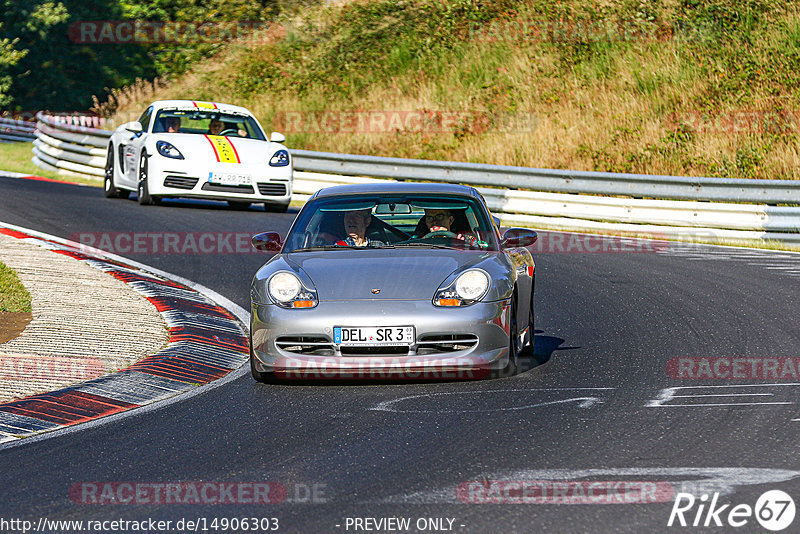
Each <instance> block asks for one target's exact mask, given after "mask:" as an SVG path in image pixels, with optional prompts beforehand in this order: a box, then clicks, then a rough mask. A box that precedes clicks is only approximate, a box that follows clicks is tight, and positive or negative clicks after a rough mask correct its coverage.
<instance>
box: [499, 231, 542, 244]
mask: <svg viewBox="0 0 800 534" xmlns="http://www.w3.org/2000/svg"><path fill="white" fill-rule="evenodd" d="M537 239H539V234H537V233H536V232H534V231H533V230H528V229H527V228H509V229H508V230H506V233H505V234H503V241H502V242H501V243H500V245H501V246H502V247H503V248H519V247H529V246H531V245H533V244H534V243H536V240H537Z"/></svg>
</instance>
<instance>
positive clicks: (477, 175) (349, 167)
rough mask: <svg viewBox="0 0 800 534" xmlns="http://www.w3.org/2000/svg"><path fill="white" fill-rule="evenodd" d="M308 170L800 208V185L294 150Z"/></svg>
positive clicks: (796, 182)
mask: <svg viewBox="0 0 800 534" xmlns="http://www.w3.org/2000/svg"><path fill="white" fill-rule="evenodd" d="M292 156H293V157H294V162H295V163H294V164H295V168H298V169H302V170H304V171H313V172H326V173H333V174H346V175H353V176H374V177H380V178H393V179H395V180H398V179H400V180H402V179H412V180H425V181H433V182H450V183H467V184H472V185H482V186H488V187H506V188H509V189H528V190H532V191H546V192H551V193H582V194H594V195H625V196H630V197H637V198H642V197H650V198H658V199H675V200H713V201H720V202H752V203H763V204H800V180H748V179H730V178H690V177H684V176H660V175H650V174H623V173H610V172H589V171H565V170H557V169H536V168H531V167H511V166H506V165H488V164H483V163H460V162H453V161H430V160H418V159H402V158H383V157H378V156H358V155H352V154H337V153H328V152H310V151H307V150H293V151H292Z"/></svg>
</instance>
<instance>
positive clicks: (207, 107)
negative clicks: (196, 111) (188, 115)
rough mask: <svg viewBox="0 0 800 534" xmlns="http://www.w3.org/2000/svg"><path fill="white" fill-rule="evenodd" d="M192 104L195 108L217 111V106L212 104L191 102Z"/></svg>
mask: <svg viewBox="0 0 800 534" xmlns="http://www.w3.org/2000/svg"><path fill="white" fill-rule="evenodd" d="M192 104H194V107H196V108H206V109H217V105H216V104H215V103H213V102H195V101H194V100H192Z"/></svg>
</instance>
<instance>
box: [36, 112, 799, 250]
mask: <svg viewBox="0 0 800 534" xmlns="http://www.w3.org/2000/svg"><path fill="white" fill-rule="evenodd" d="M36 118H37V120H38V123H37V130H36V141H35V142H34V146H33V153H34V158H33V161H34V163H36V164H37V165H40V166H41V167H44V168H47V169H50V170H55V171H57V172H60V173H67V174H78V175H82V176H89V177H93V178H96V179H101V178H102V176H103V171H104V168H105V161H106V151H107V144H108V139H109V137H110V136H111V133H112V132H111V131H109V130H103V129H100V128H97V127H95V126H97V125H98V121H97V119H96V118H95V117H91V118H88V119H87V118H79V119H74V118H73V119H68V118H65V117H57V116H50V115H45V114H42V113H39V114H37V116H36ZM76 122H77V123H79V124H76ZM292 158H293V163H294V169H295V183H294V187H293V189H294V192H295V200H305V199H306V198H307V195H310V194H313V193H314V192H315V191H317V190H319V189H321V188H323V187H327V186H330V185H335V184H352V183H363V182H371V181H375V180H376V179H378V180H386V179H393V180H421V181H432V182H450V183H462V184H468V185H473V186H475V187H477V188H478V189H479V190H480V191H481V193H482V194H483V195H484V197H485V198H486V201H487V203H488V205H489V208H490V209H491V210H492V211H493V212H494V213H496V214H499V215H500V216H501V218H502V219H504V220H507V221H512V220H513V221H514V224H525V225H529V226H540V227H549V228H555V229H563V230H591V231H603V232H609V233H613V232H616V231H622V232H626V233H628V232H636V233H656V234H658V235H659V236H668V237H699V238H701V239H703V240H715V239H731V240H736V239H740V240H746V241H752V240H763V239H769V240H778V241H784V242H791V243H800V208H797V207H791V206H774V205H771V204H800V181H793V180H735V179H722V178H689V177H681V176H656V175H638V174H614V173H601V172H586V171H565V170H552V169H535V168H527V167H509V166H502V165H486V164H477V163H459V162H449V161H428V160H414V159H401V158H383V157H376V156H358V155H352V154H336V153H327V152H311V151H307V150H292ZM620 196H625V197H626V198H620ZM643 197H644V198H643ZM709 201H714V202H709Z"/></svg>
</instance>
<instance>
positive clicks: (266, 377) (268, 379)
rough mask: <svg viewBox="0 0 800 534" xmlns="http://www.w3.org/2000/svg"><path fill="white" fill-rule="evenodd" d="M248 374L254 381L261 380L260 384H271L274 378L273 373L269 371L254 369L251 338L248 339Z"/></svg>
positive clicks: (254, 362)
mask: <svg viewBox="0 0 800 534" xmlns="http://www.w3.org/2000/svg"><path fill="white" fill-rule="evenodd" d="M250 375H252V377H253V379H254V380H255V381H256V382H261V383H262V384H271V383H274V382H275V381H276V380H275V373H271V372H261V371H259V370H258V369H256V356H255V354H253V340H252V339H251V340H250Z"/></svg>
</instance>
